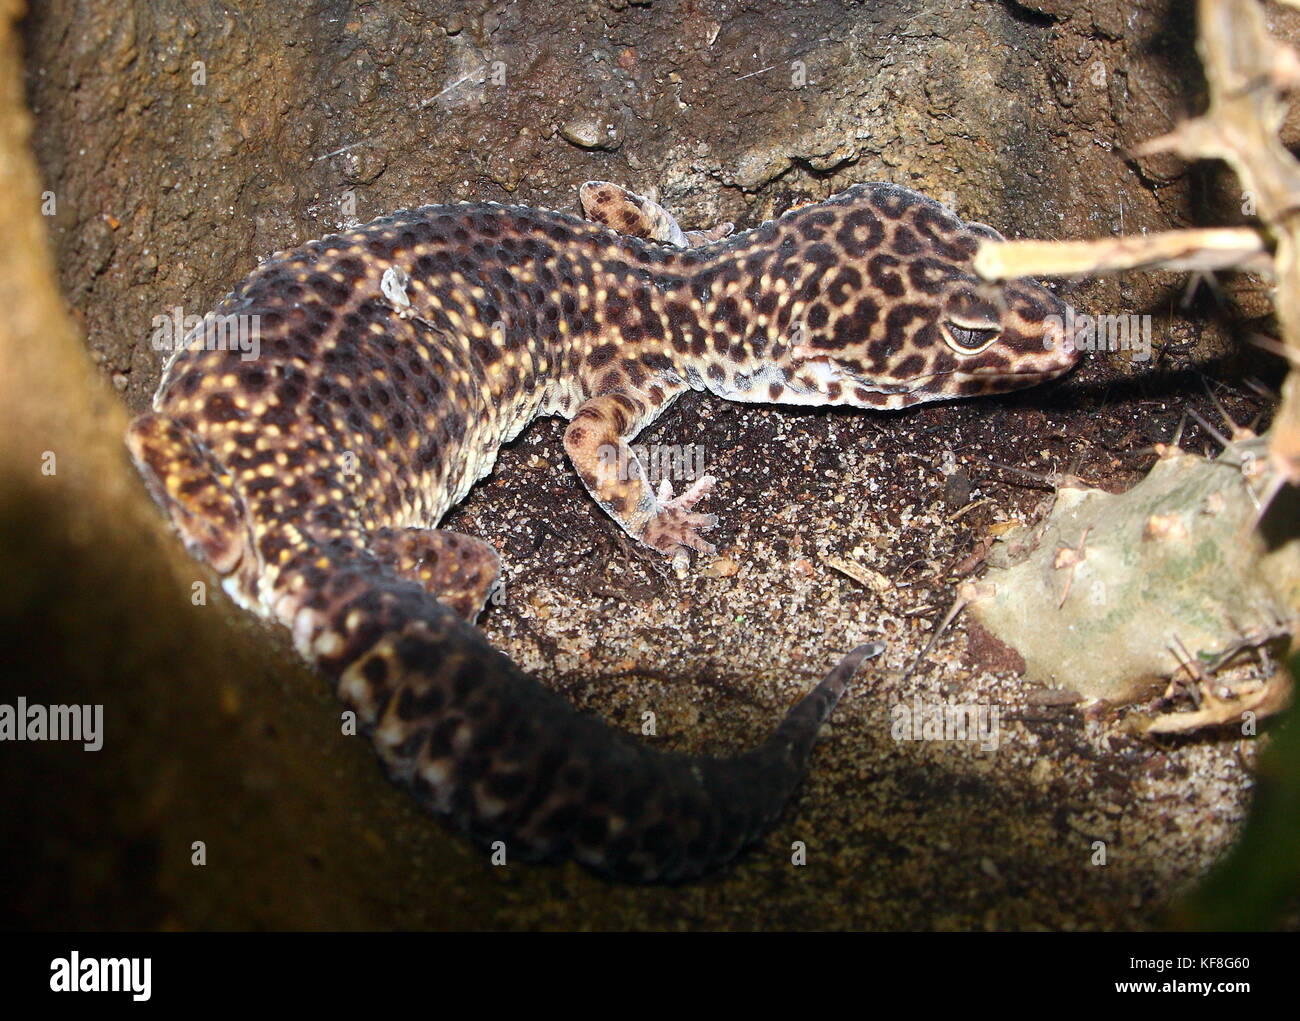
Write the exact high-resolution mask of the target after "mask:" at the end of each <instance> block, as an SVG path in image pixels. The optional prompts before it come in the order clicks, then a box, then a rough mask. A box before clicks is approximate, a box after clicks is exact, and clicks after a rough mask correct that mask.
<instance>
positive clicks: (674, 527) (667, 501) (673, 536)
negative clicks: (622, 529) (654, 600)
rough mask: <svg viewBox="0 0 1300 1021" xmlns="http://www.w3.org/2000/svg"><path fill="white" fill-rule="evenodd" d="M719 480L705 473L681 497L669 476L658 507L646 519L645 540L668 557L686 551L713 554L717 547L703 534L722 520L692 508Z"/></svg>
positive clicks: (662, 488)
mask: <svg viewBox="0 0 1300 1021" xmlns="http://www.w3.org/2000/svg"><path fill="white" fill-rule="evenodd" d="M717 481H718V480H717V479H715V478H714V477H713V476H712V475H705V476H704V477H703V478H702V479H700V480H699V481H697V482H696V483H695V485H693V486H691V488H690V489H688V490H686V492H684V493H683V494H682V495H681V496H678V497H674V496H673V487H672V483H671V482H669V481H668V480H667V479H664V480H663V482H661V483H660V484H659V496H658V506H657V507H656V509H655V512H654V513H653V514H652V515H651V516H650V520H649V521H648V522H646V526H645V531H643V532H642V533H641V541H642V542H644V543H645V544H646V545H647V546H650V547H652V548H653V549H657V550H658V551H659V552H660V553H662V554H664V555H665V556H669V557H673V558H674V559H678V558H679V556H680V557H685V555H686V550H688V549H693V550H695V551H696V552H697V553H713V552H716V547H715V546H714V545H713V544H712V543H711V542H708V541H707V540H706V539H705V538H704V537H703V536H701V535H700V534H699V533H700V532H701V531H703V530H704V529H708V528H712V527H713V526H714V525H716V524H717V523H718V516H717V515H716V514H693V513H691V508H692V507H694V506H695V505H696V504H697V503H699V502H700V501H701V500H703V499H704V497H705V496H707V495H708V492H709V490H710V489H712V488H713V486H714V483H716V482H717Z"/></svg>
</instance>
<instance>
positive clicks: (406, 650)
mask: <svg viewBox="0 0 1300 1021" xmlns="http://www.w3.org/2000/svg"><path fill="white" fill-rule="evenodd" d="M323 557H324V558H325V559H328V560H329V561H330V565H329V569H328V570H327V571H326V570H322V569H321V567H320V564H321V563H322V558H323ZM276 589H277V591H278V592H280V593H281V595H280V597H279V600H278V602H277V616H279V617H280V618H281V619H282V620H284V621H285V623H286V624H289V625H290V627H291V628H292V629H293V632H294V639H295V642H296V644H297V646H298V648H299V650H300V651H301V652H302V653H303V654H304V655H305V656H306V657H307V658H308V659H309V660H310V661H312V662H313V663H315V664H316V665H317V666H318V667H319V668H320V669H321V670H322V671H323V672H324V673H325V674H326V675H327V676H328V677H329V678H330V679H331V680H332V681H333V682H335V683H336V684H337V689H338V693H339V695H340V697H341V698H342V699H343V701H344V702H345V703H346V704H347V705H348V706H349V707H350V708H352V709H354V710H355V711H356V712H357V716H358V720H359V722H360V723H361V725H362V727H363V729H364V730H365V731H366V732H367V733H369V735H370V736H371V738H372V740H373V741H374V744H375V748H376V750H377V751H378V753H379V756H380V758H381V759H382V761H383V763H384V765H385V767H386V769H387V771H388V773H389V775H390V776H391V777H392V778H393V779H394V780H396V781H398V782H400V783H402V784H403V785H404V786H406V787H408V788H410V789H411V790H412V791H413V792H414V794H415V795H416V797H417V798H418V799H419V800H420V802H421V803H422V804H424V805H425V806H426V807H428V808H429V809H430V810H432V811H433V812H434V813H436V814H438V815H443V816H447V817H449V819H450V820H451V822H452V823H453V825H455V826H456V827H457V828H459V829H461V830H463V831H464V832H466V833H467V834H468V835H470V836H471V837H472V838H473V839H474V840H476V841H478V842H480V843H483V844H491V843H492V842H494V841H498V840H499V841H503V842H504V843H505V846H506V850H507V855H508V858H509V859H510V860H528V861H535V860H548V861H554V860H560V859H565V858H574V859H576V860H578V861H579V862H581V863H582V864H584V865H586V866H587V867H589V868H591V869H592V870H593V871H595V872H597V873H599V874H602V875H605V876H608V877H610V878H613V879H618V880H623V881H629V882H647V883H648V882H674V881H680V880H687V879H691V878H694V877H697V876H699V875H702V874H703V873H706V872H708V871H710V870H712V869H715V868H717V867H719V866H721V865H723V864H725V863H726V862H728V861H729V860H731V859H732V858H733V857H735V856H736V855H737V854H738V853H739V852H740V851H741V850H742V849H744V848H745V847H746V846H747V845H749V844H750V843H752V842H753V841H754V840H756V839H757V838H758V837H759V836H760V835H761V834H762V833H763V832H764V831H765V830H766V829H767V828H768V827H769V826H771V824H772V823H773V822H775V821H776V819H777V817H778V816H779V815H780V813H781V810H782V808H783V807H784V805H785V803H786V802H787V800H788V799H789V797H790V795H791V793H792V792H793V790H794V788H795V786H796V785H797V784H798V782H799V780H800V778H801V777H802V776H803V773H804V767H805V764H806V762H807V759H808V755H809V752H810V751H811V749H812V745H813V743H814V741H815V739H816V736H817V731H818V729H819V728H820V726H821V725H822V723H823V722H825V720H826V718H827V717H828V716H829V715H830V712H831V710H832V709H834V707H835V704H836V703H837V702H838V701H839V699H840V697H841V696H842V695H843V693H844V691H845V690H846V688H847V686H848V683H849V681H850V679H851V678H852V676H853V674H854V672H855V671H856V670H857V668H858V666H859V665H860V664H861V663H862V661H863V660H865V659H868V658H870V657H872V656H875V655H878V654H879V653H880V652H881V651H882V650H883V649H884V646H883V644H880V643H873V644H870V645H862V646H859V647H858V648H856V649H854V650H853V651H852V652H851V653H849V654H848V655H847V656H846V657H844V659H843V660H841V661H840V663H839V665H837V666H836V667H835V668H834V669H833V670H831V672H830V673H829V674H827V676H826V677H825V679H824V680H822V682H821V683H820V684H818V685H817V687H816V688H814V689H813V691H812V692H810V693H809V694H808V695H807V696H805V697H804V698H803V699H801V700H800V701H799V702H798V703H797V704H796V705H795V706H794V707H793V708H792V709H791V710H790V712H789V713H788V714H787V715H786V717H785V719H784V720H783V721H782V722H781V724H780V725H779V726H778V727H777V728H776V730H775V731H774V732H773V733H772V735H771V736H770V737H768V739H767V740H766V741H765V742H763V743H762V744H761V745H759V746H758V747H757V748H755V749H753V750H751V751H749V752H746V753H744V754H741V755H738V756H736V757H735V758H730V759H717V758H711V757H697V756H689V755H683V754H679V753H672V752H661V751H658V750H656V749H653V748H651V747H649V746H647V745H645V744H642V743H639V742H637V741H635V740H634V739H632V738H631V737H630V736H628V735H625V734H622V733H620V732H619V731H616V730H614V729H612V728H610V727H608V726H606V725H605V724H604V723H602V722H600V721H599V720H597V719H595V718H593V717H590V716H585V715H581V714H579V713H577V712H575V711H574V709H573V708H572V707H571V706H570V705H569V704H568V703H567V702H566V701H565V700H564V699H562V698H560V697H559V696H558V695H556V694H554V693H552V692H550V691H548V690H547V689H546V688H544V687H543V686H542V685H540V684H539V683H537V682H536V681H534V680H533V679H532V678H530V677H528V676H527V675H526V674H524V673H523V672H522V671H521V670H520V669H519V668H518V667H517V666H515V664H514V663H513V662H511V661H510V659H509V658H507V657H506V656H505V655H503V654H502V653H500V652H498V651H497V650H496V649H494V648H492V647H491V646H490V645H489V644H488V642H487V640H486V639H485V638H484V637H483V635H482V634H481V633H480V632H479V631H478V630H477V629H475V628H474V627H472V626H471V625H470V624H468V623H466V622H465V621H464V620H463V619H461V618H460V617H459V616H458V615H457V614H455V613H454V612H453V611H452V610H450V609H448V608H447V607H445V606H443V605H442V604H440V603H438V602H437V601H436V600H434V599H433V598H432V597H430V596H429V595H428V594H426V593H425V592H424V590H423V589H422V588H421V587H420V586H419V585H416V584H414V583H412V582H407V581H404V580H401V579H399V578H397V577H395V576H394V575H393V574H391V573H390V572H389V570H388V569H387V568H386V567H384V566H383V565H382V564H381V563H379V562H378V561H376V560H374V558H373V557H371V556H370V554H368V553H367V552H365V551H363V550H359V549H357V548H356V547H352V546H350V544H349V546H348V548H347V549H346V550H331V549H330V548H329V547H326V548H325V550H324V552H323V553H322V551H321V550H316V551H313V552H312V553H311V554H303V555H302V556H300V557H299V558H297V559H295V561H293V562H292V563H291V564H289V565H287V566H286V569H285V570H284V572H283V573H282V574H281V575H280V578H279V579H278V581H277V585H276Z"/></svg>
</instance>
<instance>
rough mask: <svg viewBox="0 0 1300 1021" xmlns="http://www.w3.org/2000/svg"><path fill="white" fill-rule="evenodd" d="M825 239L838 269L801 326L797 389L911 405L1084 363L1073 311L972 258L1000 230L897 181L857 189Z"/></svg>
mask: <svg viewBox="0 0 1300 1021" xmlns="http://www.w3.org/2000/svg"><path fill="white" fill-rule="evenodd" d="M845 198H846V199H848V201H846V202H844V203H843V208H842V209H841V210H840V211H838V229H835V230H834V231H833V232H828V236H827V237H826V238H825V240H824V242H823V246H824V247H829V248H832V249H834V248H836V247H838V248H839V249H840V251H839V252H838V253H836V254H837V255H838V256H839V257H838V258H837V259H836V263H837V265H834V266H830V267H828V268H827V270H826V272H824V273H823V274H822V276H821V282H820V285H819V287H818V290H817V293H816V294H815V296H813V298H812V300H811V301H809V302H808V304H807V305H806V307H805V310H804V313H803V316H802V318H801V320H800V321H796V322H795V323H794V328H793V336H792V340H791V344H790V346H789V348H788V350H787V351H786V352H784V355H783V357H782V358H781V360H780V361H781V365H780V368H781V371H782V375H783V376H784V379H785V381H786V385H787V386H788V387H790V388H791V389H792V390H794V391H795V393H796V394H797V393H799V392H800V391H801V390H802V391H803V392H804V393H809V392H814V391H815V392H816V393H819V394H821V395H822V396H823V397H824V398H825V399H826V400H827V402H829V403H839V404H848V405H854V406H858V407H871V408H882V407H883V408H899V407H906V406H908V405H911V404H919V403H921V402H923V401H936V400H947V399H950V398H955V397H967V396H973V395H976V394H990V393H1000V392H1004V391H1007V390H1016V389H1019V388H1021V387H1026V386H1032V385H1034V384H1035V383H1040V382H1043V381H1045V380H1048V379H1052V378H1054V377H1056V376H1060V375H1062V374H1063V373H1065V372H1068V371H1069V370H1070V369H1071V368H1072V367H1073V366H1074V365H1075V363H1076V362H1077V361H1078V359H1079V352H1078V351H1077V350H1076V349H1075V346H1074V344H1073V335H1072V334H1073V329H1072V326H1071V324H1072V322H1073V318H1074V316H1073V310H1072V309H1070V308H1069V307H1068V306H1067V305H1066V304H1065V303H1064V302H1063V301H1062V300H1061V299H1060V298H1058V297H1057V296H1056V295H1055V294H1054V293H1052V292H1051V291H1050V290H1048V289H1047V288H1046V287H1044V286H1043V285H1041V284H1039V283H1037V282H1035V281H1033V280H1027V279H1018V280H1008V281H1000V282H996V283H995V282H990V281H986V280H983V279H981V278H980V277H978V276H977V275H976V274H975V271H974V267H973V265H972V260H973V258H974V255H975V252H976V251H977V250H978V248H979V246H980V244H981V243H982V242H983V241H985V240H999V241H1000V240H1003V238H1002V235H1001V234H999V233H998V232H997V231H995V230H994V229H993V228H991V227H987V226H985V225H983V224H978V223H964V222H963V221H961V220H960V219H958V218H957V216H956V215H955V214H953V213H952V212H951V211H950V210H948V209H947V208H946V207H944V206H941V205H940V204H939V203H937V202H934V201H933V200H932V199H928V198H926V197H925V196H923V195H919V194H918V193H916V192H913V191H910V190H908V189H905V188H899V187H896V186H894V185H864V186H859V187H857V188H853V189H850V190H849V192H846V193H845Z"/></svg>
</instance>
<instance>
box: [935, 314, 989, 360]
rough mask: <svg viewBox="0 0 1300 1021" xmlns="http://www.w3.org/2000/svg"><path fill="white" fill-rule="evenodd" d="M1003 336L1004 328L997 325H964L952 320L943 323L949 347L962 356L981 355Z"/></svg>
mask: <svg viewBox="0 0 1300 1021" xmlns="http://www.w3.org/2000/svg"><path fill="white" fill-rule="evenodd" d="M1001 334H1002V327H1001V326H996V325H992V326H990V325H985V324H983V323H981V324H979V325H975V326H972V325H964V324H962V323H955V322H953V321H952V320H951V319H945V320H944V321H943V339H944V340H946V341H947V342H948V346H949V347H950V348H952V349H953V350H954V351H956V352H957V353H958V354H960V355H973V354H979V353H980V352H981V351H983V350H984V349H985V348H986V347H988V346H989V345H990V344H992V343H993V342H994V341H995V340H997V339H998V337H999V336H1001Z"/></svg>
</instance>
